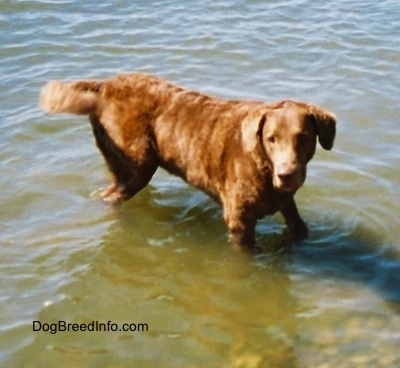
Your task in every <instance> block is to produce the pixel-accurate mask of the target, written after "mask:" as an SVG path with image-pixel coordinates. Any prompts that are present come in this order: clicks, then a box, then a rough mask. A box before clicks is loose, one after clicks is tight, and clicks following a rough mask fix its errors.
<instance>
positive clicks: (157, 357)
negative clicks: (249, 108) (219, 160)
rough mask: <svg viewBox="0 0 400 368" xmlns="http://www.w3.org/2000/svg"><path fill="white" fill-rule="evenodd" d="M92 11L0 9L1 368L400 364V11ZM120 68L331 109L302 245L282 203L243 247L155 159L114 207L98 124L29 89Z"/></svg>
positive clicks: (248, 4) (54, 5)
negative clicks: (140, 182) (334, 119)
mask: <svg viewBox="0 0 400 368" xmlns="http://www.w3.org/2000/svg"><path fill="white" fill-rule="evenodd" d="M95 4H97V2H96V3H94V2H91V1H88V2H80V3H79V2H75V1H67V0H66V1H2V2H1V4H0V41H1V45H2V47H1V48H0V55H1V57H0V71H1V73H0V83H1V88H0V98H1V100H2V108H1V110H0V111H1V125H2V130H1V131H2V133H1V135H0V165H1V173H2V175H1V177H0V181H1V186H2V191H1V192H0V200H1V203H2V206H1V208H0V219H1V222H0V230H1V232H0V244H1V258H0V260H1V261H0V285H1V289H0V300H1V305H0V341H1V342H0V346H1V350H0V351H1V355H0V365H1V366H4V367H54V366H57V367H70V366H81V367H128V366H129V367H131V366H145V367H160V366H165V367H204V366H207V367H290V368H291V367H335V368H337V367H396V366H399V364H400V352H399V350H398V346H399V344H400V333H399V331H400V286H399V283H400V242H399V237H398V225H399V217H400V210H399V206H398V199H399V194H400V189H399V188H400V177H399V174H398V166H399V159H400V148H399V147H400V133H399V132H400V131H399V129H398V127H399V125H398V96H399V95H400V73H399V72H400V70H399V65H400V52H399V50H400V37H399V36H400V21H399V18H398V14H399V12H400V4H399V3H398V2H397V1H394V0H388V1H380V2H376V1H372V0H367V1H365V0H364V1H362V2H361V1H352V2H349V1H344V0H339V1H336V2H334V3H328V2H317V1H314V2H313V1H310V0H294V1H291V2H287V1H274V2H272V1H268V2H262V1H232V0H231V1H227V0H226V1H224V0H214V1H204V2H201V3H199V2H198V3H196V4H189V3H182V2H181V1H179V2H178V1H175V0H169V1H164V2H149V1H136V2H130V1H126V0H120V1H116V2H115V1H114V2H111V1H104V2H102V3H101V4H100V5H95ZM127 71H142V72H149V73H155V74H157V75H159V76H162V77H165V78H167V79H171V80H173V81H175V82H177V83H179V84H181V85H184V86H186V87H188V88H194V89H197V90H201V91H203V92H206V93H209V94H212V95H216V96H220V97H226V98H243V99H244V98H257V99H264V100H266V101H275V100H279V99H283V98H294V99H299V100H305V101H310V102H314V103H318V104H321V105H322V106H324V107H326V108H328V109H330V110H332V111H333V112H335V113H336V114H337V116H338V135H337V141H336V144H335V147H334V149H333V151H332V152H325V151H323V150H322V149H320V148H318V150H317V154H316V156H315V158H314V159H313V161H312V162H311V163H310V165H309V170H308V178H307V181H306V184H305V186H304V188H302V189H301V190H300V191H299V193H298V194H297V202H298V205H299V208H300V211H301V213H302V215H303V217H304V218H305V219H306V220H307V222H308V223H309V226H310V229H311V234H310V237H309V239H307V240H306V241H304V242H303V243H302V244H300V245H293V244H290V242H289V240H288V238H287V235H286V233H285V230H284V226H283V223H282V219H281V218H280V217H279V216H274V217H272V218H266V219H264V220H263V221H260V224H259V225H258V228H257V236H258V243H259V244H260V246H261V247H262V248H263V249H264V250H265V254H262V255H259V256H256V257H248V256H246V255H243V254H240V253H237V252H235V251H233V250H232V249H231V245H230V244H229V242H228V241H227V238H226V234H225V227H224V224H223V222H222V220H221V211H220V209H219V207H218V206H217V205H216V204H215V203H214V202H213V201H212V200H211V199H209V198H208V197H206V196H205V195H203V194H202V193H199V192H198V191H196V190H195V189H193V188H191V187H189V186H187V185H186V184H185V183H183V182H182V181H180V180H179V179H176V178H174V177H171V176H169V175H168V174H166V173H165V172H162V171H159V172H158V173H157V174H156V176H155V177H154V179H153V181H152V182H151V185H150V186H148V187H147V188H146V189H145V190H143V191H142V192H141V193H140V194H139V195H137V196H136V197H135V198H134V199H132V200H131V201H129V202H128V203H127V204H126V205H124V206H123V207H122V208H120V209H118V210H112V209H110V208H108V207H107V206H105V205H104V204H103V203H102V202H101V201H100V199H99V195H98V191H97V189H98V188H101V187H104V186H106V185H107V183H108V180H109V179H108V174H107V171H106V169H105V166H104V163H103V161H102V159H101V157H100V155H99V154H98V152H97V150H96V148H95V146H94V144H93V137H92V134H91V131H90V126H89V124H88V123H87V121H86V118H83V117H73V116H68V115H64V116H57V117H51V116H46V115H45V114H43V113H42V112H41V111H40V110H39V109H38V107H37V98H38V93H39V90H40V88H41V86H42V85H43V84H44V83H45V82H46V81H48V80H50V79H54V78H59V79H77V78H105V77H108V76H110V75H113V74H116V73H121V72H127ZM34 321H40V322H41V323H42V324H43V326H44V328H46V326H47V327H48V328H50V325H49V324H51V323H57V322H58V321H65V322H66V323H76V324H82V323H86V324H88V325H90V323H92V321H98V322H99V323H102V324H103V327H104V326H108V327H107V328H108V329H110V326H111V327H113V326H115V325H114V324H118V331H115V332H112V331H104V328H105V327H104V328H103V331H101V332H90V331H70V332H57V333H51V331H47V332H45V331H43V330H42V331H33V330H34V326H35V325H34V323H33V322H34ZM109 321H110V322H109ZM46 323H47V324H48V325H45V324H46ZM107 323H108V325H107ZM123 323H129V324H132V325H131V327H132V329H133V328H136V331H131V332H123V331H119V328H120V327H121V326H122V324H123ZM36 326H38V323H36ZM146 326H147V328H146ZM71 329H72V326H71Z"/></svg>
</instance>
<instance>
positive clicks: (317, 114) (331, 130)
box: [307, 104, 336, 150]
mask: <svg viewBox="0 0 400 368" xmlns="http://www.w3.org/2000/svg"><path fill="white" fill-rule="evenodd" d="M307 115H308V116H309V117H310V118H312V119H313V121H314V122H315V128H316V130H317V134H318V141H319V144H320V145H321V147H322V148H323V149H326V150H331V149H332V147H333V142H334V141H335V135H336V116H335V115H334V114H332V113H331V112H329V111H327V110H325V109H323V108H321V107H319V106H316V105H312V104H309V105H307Z"/></svg>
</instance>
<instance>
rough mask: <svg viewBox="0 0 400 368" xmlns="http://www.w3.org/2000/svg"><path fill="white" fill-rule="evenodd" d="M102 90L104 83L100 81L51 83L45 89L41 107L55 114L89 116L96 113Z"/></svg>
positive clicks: (41, 96) (42, 94)
mask: <svg viewBox="0 0 400 368" xmlns="http://www.w3.org/2000/svg"><path fill="white" fill-rule="evenodd" d="M101 89H102V82H98V81H80V82H73V83H67V82H61V81H51V82H49V83H47V84H46V85H45V86H44V87H43V89H42V92H41V94H40V100H39V105H40V107H41V108H42V109H44V110H46V111H48V112H50V113H53V114H58V113H62V112H67V113H72V114H78V115H88V114H91V113H92V112H94V111H95V109H96V106H97V102H98V100H99V95H100V93H101Z"/></svg>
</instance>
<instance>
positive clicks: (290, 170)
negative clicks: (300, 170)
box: [277, 165, 296, 183]
mask: <svg viewBox="0 0 400 368" xmlns="http://www.w3.org/2000/svg"><path fill="white" fill-rule="evenodd" d="M277 175H278V178H279V180H280V181H281V182H282V183H290V182H292V181H293V179H294V177H295V175H296V168H294V167H293V166H292V165H282V166H281V167H280V168H279V169H278V172H277Z"/></svg>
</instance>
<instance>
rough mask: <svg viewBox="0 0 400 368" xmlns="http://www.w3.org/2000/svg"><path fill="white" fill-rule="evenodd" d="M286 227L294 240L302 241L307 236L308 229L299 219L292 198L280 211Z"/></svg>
mask: <svg viewBox="0 0 400 368" xmlns="http://www.w3.org/2000/svg"><path fill="white" fill-rule="evenodd" d="M281 213H282V215H283V217H284V219H285V222H286V225H287V226H288V228H289V231H290V233H291V235H292V238H293V239H294V240H303V239H305V238H307V236H308V228H307V225H306V224H305V222H304V221H303V219H302V218H301V217H300V214H299V211H298V209H297V206H296V202H295V201H294V198H293V197H292V198H291V199H290V200H289V202H288V203H287V204H286V206H285V207H284V208H283V209H282V210H281Z"/></svg>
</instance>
